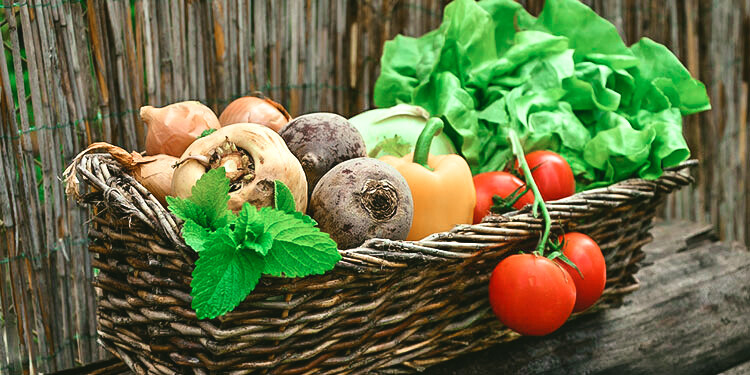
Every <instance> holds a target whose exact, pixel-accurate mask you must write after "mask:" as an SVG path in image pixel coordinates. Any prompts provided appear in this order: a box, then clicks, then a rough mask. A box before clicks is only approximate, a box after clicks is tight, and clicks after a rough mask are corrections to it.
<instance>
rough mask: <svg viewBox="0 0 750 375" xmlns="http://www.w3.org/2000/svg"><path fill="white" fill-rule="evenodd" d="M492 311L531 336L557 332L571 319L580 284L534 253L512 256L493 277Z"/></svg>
mask: <svg viewBox="0 0 750 375" xmlns="http://www.w3.org/2000/svg"><path fill="white" fill-rule="evenodd" d="M489 292H490V293H489V294H490V305H492V311H494V312H495V315H497V317H498V318H499V319H500V321H501V322H502V323H503V324H505V325H506V326H507V327H508V328H510V329H512V330H514V331H516V332H518V333H520V334H522V335H529V336H543V335H546V334H549V333H552V332H554V331H555V330H556V329H558V328H560V326H562V325H563V323H565V321H566V320H568V317H570V314H571V312H572V311H573V305H574V304H575V301H576V287H575V284H574V283H573V280H572V279H571V277H570V275H569V274H568V272H567V271H565V269H564V268H562V267H560V266H559V265H558V264H557V263H555V262H554V261H552V260H549V259H547V258H543V257H540V256H536V255H533V254H518V255H511V256H509V257H507V258H505V259H504V260H503V261H502V262H500V264H498V265H497V267H495V270H494V271H492V276H490V286H489Z"/></svg>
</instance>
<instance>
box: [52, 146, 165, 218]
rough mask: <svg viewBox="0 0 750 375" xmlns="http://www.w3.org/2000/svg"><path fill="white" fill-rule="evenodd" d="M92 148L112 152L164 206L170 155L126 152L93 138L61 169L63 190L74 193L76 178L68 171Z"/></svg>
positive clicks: (127, 170) (92, 149)
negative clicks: (94, 140) (64, 183)
mask: <svg viewBox="0 0 750 375" xmlns="http://www.w3.org/2000/svg"><path fill="white" fill-rule="evenodd" d="M94 151H105V152H107V153H109V154H110V155H112V158H114V159H115V160H116V161H117V162H118V163H120V165H122V167H123V169H125V172H127V173H128V174H130V175H131V176H133V178H135V180H136V181H138V182H140V183H141V185H143V187H145V188H146V189H148V191H149V192H150V193H151V194H153V195H154V197H156V199H157V200H158V201H159V202H160V203H161V204H162V205H163V206H165V207H166V205H167V203H166V200H165V197H166V196H167V195H172V175H173V174H174V165H175V164H176V163H177V160H178V159H177V158H176V157H174V156H170V155H164V154H159V155H153V156H142V155H141V154H139V153H137V152H127V151H125V150H123V149H122V148H120V147H117V146H114V145H111V144H109V143H106V142H96V143H92V144H91V145H89V147H87V148H86V149H85V150H83V151H81V153H79V154H78V156H76V157H75V159H74V160H73V162H72V163H71V164H70V166H69V167H68V168H67V169H66V170H65V172H64V173H63V175H64V176H65V181H66V192H67V193H68V194H71V195H74V196H77V195H78V180H77V179H76V178H75V174H72V172H73V170H74V169H75V166H76V165H77V164H78V163H80V161H81V158H83V155H86V154H88V153H91V152H94Z"/></svg>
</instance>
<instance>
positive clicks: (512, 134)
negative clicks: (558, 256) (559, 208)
mask: <svg viewBox="0 0 750 375" xmlns="http://www.w3.org/2000/svg"><path fill="white" fill-rule="evenodd" d="M508 139H509V140H510V144H511V148H512V150H513V155H515V156H516V159H518V164H519V165H520V166H521V170H522V171H523V176H524V178H525V179H526V185H528V186H530V187H531V191H532V192H533V193H534V205H533V206H532V213H533V214H534V217H536V216H537V207H540V208H541V209H542V217H543V218H544V232H542V237H541V238H540V239H539V243H538V244H537V246H536V253H537V254H539V256H542V257H543V256H544V247H545V245H546V244H547V239H549V232H550V228H551V227H552V224H551V221H552V219H551V218H550V216H549V212H547V206H546V205H545V204H544V199H542V194H541V193H539V188H538V187H537V186H536V182H535V181H534V178H533V177H531V170H530V169H529V164H528V163H526V156H525V155H524V153H523V146H521V141H520V140H519V139H518V135H517V134H516V131H515V130H513V129H510V131H509V132H508Z"/></svg>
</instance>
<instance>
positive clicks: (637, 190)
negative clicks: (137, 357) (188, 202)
mask: <svg viewBox="0 0 750 375" xmlns="http://www.w3.org/2000/svg"><path fill="white" fill-rule="evenodd" d="M97 162H99V163H106V164H109V165H113V166H115V167H117V166H120V165H119V163H118V162H117V161H115V160H114V159H113V158H112V157H111V156H110V155H109V154H106V153H91V154H87V155H84V156H83V157H82V158H81V159H80V161H79V162H78V164H77V165H75V169H76V170H77V172H78V173H80V174H81V175H83V177H84V179H85V180H86V181H87V182H88V183H89V184H92V185H94V186H95V187H97V188H100V189H110V190H111V188H109V187H108V186H107V185H106V184H103V183H102V182H101V181H96V177H95V176H93V175H92V173H91V172H89V171H88V170H87V169H86V167H85V166H88V167H89V168H91V167H92V165H95V164H96V163H97ZM696 165H698V160H696V159H691V160H687V161H685V162H682V163H681V164H679V165H677V166H675V167H671V168H666V169H665V170H664V173H663V174H662V176H660V177H659V178H657V179H653V180H647V179H643V178H630V179H626V180H623V181H619V182H617V183H614V184H612V185H609V186H605V187H600V188H595V189H590V190H584V191H581V192H578V193H576V194H574V195H572V196H569V197H566V198H563V199H560V200H556V201H549V202H545V204H546V206H547V210H548V211H549V213H550V217H551V219H552V221H553V223H554V224H556V225H557V226H558V227H560V226H564V225H565V224H566V223H567V221H568V220H569V219H571V218H575V217H576V216H577V215H578V216H580V215H579V214H580V213H584V214H585V213H587V212H588V213H592V212H596V210H598V209H604V208H609V209H613V208H617V207H620V206H622V205H623V204H626V203H627V202H628V201H631V200H633V199H637V198H652V197H653V196H654V195H655V194H657V193H659V192H662V193H669V192H671V191H673V190H676V189H678V188H680V187H682V186H684V185H687V184H690V183H692V182H693V181H694V179H693V178H692V177H691V176H690V175H689V174H688V173H685V172H684V170H685V169H688V168H690V167H694V166H696ZM71 166H74V165H71ZM120 167H121V166H120ZM122 177H123V178H124V179H125V180H127V181H126V182H127V183H128V184H130V185H132V187H133V189H134V190H137V192H139V193H141V194H142V195H144V196H147V197H148V200H150V201H147V202H137V203H140V206H141V208H146V207H148V209H150V210H152V211H154V213H155V215H156V216H157V217H159V219H160V221H162V225H161V230H155V231H156V232H157V233H159V235H160V236H161V237H162V238H163V239H164V240H165V241H167V243H168V244H169V245H174V246H176V247H177V248H179V249H180V250H181V251H183V252H187V253H192V255H193V256H194V255H195V254H196V253H195V252H194V250H192V249H190V248H189V247H188V246H187V245H186V244H185V242H184V240H183V239H182V237H181V236H180V235H179V234H178V233H179V232H180V228H181V226H182V221H181V220H180V219H178V218H177V217H176V216H175V215H174V214H173V213H172V212H171V211H169V210H168V209H167V208H166V207H164V206H162V205H161V204H159V203H158V201H157V200H156V198H155V197H154V196H153V195H152V194H151V193H150V192H149V191H148V190H147V189H146V188H145V187H143V185H141V184H140V183H139V182H138V181H136V180H135V179H134V178H132V176H130V175H129V174H127V173H123V176H122ZM110 178H112V177H110ZM133 193H135V191H134V192H133ZM135 195H137V194H131V196H135ZM104 196H105V200H107V201H108V202H107V203H112V202H116V203H117V205H119V206H124V207H121V208H125V209H122V210H121V214H122V215H124V216H132V215H134V214H135V216H138V217H139V219H141V221H143V222H145V224H147V225H150V226H152V227H153V223H150V222H149V221H148V220H144V218H145V216H144V215H143V214H141V215H138V213H139V212H135V211H137V210H138V207H137V206H136V205H135V204H134V202H123V201H122V200H123V199H124V197H122V196H120V197H118V196H117V194H116V193H115V192H114V191H109V190H105V194H104ZM77 198H78V201H79V202H81V203H94V202H92V201H90V200H89V199H88V198H87V197H85V196H77ZM118 200H119V202H118ZM124 200H127V199H124ZM154 202H156V203H155V204H154ZM128 203H130V204H128ZM143 203H146V204H145V205H144V204H143ZM162 216H163V218H162ZM542 223H543V221H542V218H541V217H534V215H533V213H532V210H531V205H527V206H526V207H524V208H522V209H520V210H516V211H512V212H509V213H505V214H502V215H488V216H487V217H485V218H484V219H483V221H482V222H481V223H479V224H459V225H456V226H455V227H453V228H452V229H451V230H449V231H446V232H439V233H434V234H432V235H429V236H427V237H425V238H423V239H421V240H417V241H406V240H389V239H382V238H372V239H368V240H366V241H365V242H364V243H363V244H362V245H360V246H358V247H355V248H351V249H339V253H340V254H341V256H342V260H341V261H339V263H338V264H337V265H336V268H338V267H344V268H350V269H355V270H357V271H359V272H364V271H374V272H384V271H387V270H388V269H394V268H403V267H407V266H409V265H410V264H412V263H413V262H419V263H424V262H430V261H433V260H439V261H441V262H444V261H445V260H454V261H460V260H462V259H467V258H471V257H474V256H476V255H477V254H478V253H480V252H481V250H482V249H486V248H490V247H497V246H501V245H504V244H507V243H509V242H517V241H521V240H524V239H528V238H529V237H530V236H534V235H535V233H537V232H539V231H540V230H541V226H542ZM154 229H157V228H154ZM165 234H166V236H165ZM483 235H491V236H493V239H494V240H495V242H484V241H480V240H481V238H482V236H483ZM497 240H503V242H496V241H497ZM187 258H188V259H190V258H191V257H190V256H188V257H187Z"/></svg>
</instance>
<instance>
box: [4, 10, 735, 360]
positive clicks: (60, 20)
mask: <svg viewBox="0 0 750 375" xmlns="http://www.w3.org/2000/svg"><path fill="white" fill-rule="evenodd" d="M0 1H1V2H0V29H1V30H2V42H3V43H2V44H0V48H1V49H2V52H3V54H4V56H5V58H6V62H7V64H0V125H1V126H0V186H1V188H0V236H2V239H0V374H22V373H38V372H50V371H55V370H61V369H65V368H70V367H74V366H78V365H82V364H85V363H89V362H92V361H95V360H98V359H101V358H104V357H105V356H106V355H105V353H104V352H103V351H102V350H101V349H99V347H98V346H97V344H96V326H95V295H94V289H93V288H92V286H91V281H92V278H93V276H94V272H95V271H94V270H93V269H92V267H91V262H90V259H89V255H88V252H87V251H86V247H87V241H86V233H87V215H86V213H85V211H84V210H82V209H80V208H78V207H77V206H76V205H75V204H74V203H73V202H72V201H70V200H68V199H66V197H65V195H64V191H63V189H62V184H61V182H60V179H59V178H60V175H61V172H62V170H63V169H64V166H65V165H66V164H67V163H69V162H70V160H71V159H72V157H73V156H74V155H75V154H76V153H77V152H78V151H80V150H81V149H82V148H83V147H84V146H85V145H87V144H88V143H91V142H93V141H99V140H104V141H107V142H110V143H113V144H118V145H120V146H123V147H124V148H126V149H133V150H141V149H143V146H144V140H145V128H144V126H143V124H141V122H140V121H139V119H138V109H139V108H140V106H141V105H145V104H150V105H154V106H160V105H165V104H169V103H172V102H176V101H181V100H186V99H195V100H200V101H202V102H203V103H205V104H207V105H209V106H211V107H212V108H213V109H214V110H216V111H220V110H221V109H222V108H223V107H224V106H225V105H226V104H228V103H229V102H230V101H231V100H232V99H234V98H236V97H239V96H242V95H246V94H249V93H251V92H254V91H262V92H264V93H265V94H266V95H268V96H270V97H272V98H274V99H275V100H277V101H280V102H282V103H283V104H284V105H285V106H286V107H287V108H288V109H289V111H290V112H291V114H292V115H299V114H302V113H306V112H311V111H334V112H338V113H341V114H344V115H352V114H355V113H357V112H359V111H361V110H363V109H367V108H371V107H372V87H373V84H374V82H375V79H376V78H377V74H378V71H379V67H378V66H379V59H380V54H381V50H382V45H383V42H384V41H385V40H388V39H391V38H392V37H393V36H395V35H396V34H398V33H402V34H406V35H413V36H416V35H420V34H422V33H424V32H426V31H428V30H431V29H433V28H435V27H437V25H439V23H440V21H441V16H442V8H443V6H444V5H445V3H446V1H441V0H408V1H406V0H403V1H397V0H365V1H350V0H307V1H302V0H288V1H276V0H210V1H209V0H205V1H199V0H192V1H191V0H188V1H178V0H174V1H164V0H18V2H13V1H12V0H0ZM521 2H522V3H523V4H524V5H525V6H526V7H527V9H528V10H529V11H531V12H532V13H533V14H538V12H539V10H540V9H541V6H542V3H543V1H542V0H527V1H521ZM584 2H585V3H587V4H589V5H591V6H592V7H593V8H594V9H595V10H596V11H597V12H598V13H599V14H601V15H602V16H604V17H606V18H608V19H609V20H611V21H612V22H613V23H614V24H615V25H616V27H617V28H618V30H619V31H620V32H621V34H622V35H623V37H624V38H625V40H626V42H628V43H632V42H635V41H636V40H637V39H638V38H639V37H641V36H647V37H650V38H652V39H654V40H656V41H658V42H661V43H664V44H666V45H667V46H669V47H670V48H671V49H672V50H673V51H674V52H675V54H676V55H677V56H678V57H679V58H680V59H681V60H682V61H683V62H684V63H685V65H686V66H687V67H688V68H689V69H690V71H691V72H692V73H693V75H694V76H696V77H698V78H699V79H701V80H702V81H703V82H705V83H706V85H707V88H708V91H709V95H710V96H711V99H712V104H713V108H714V109H713V111H710V112H707V113H703V114H700V115H697V116H692V117H690V118H688V119H686V122H685V127H684V131H685V134H686V136H687V138H688V143H689V145H690V147H691V150H692V151H693V157H695V158H698V159H700V160H701V166H700V168H698V169H697V170H696V171H695V172H696V173H697V176H696V177H697V180H698V183H697V184H696V185H695V186H694V187H691V188H686V189H683V190H682V191H680V192H679V193H677V194H674V195H673V196H672V197H670V199H669V201H668V203H667V204H666V206H665V207H664V208H663V210H662V214H663V216H664V217H665V218H667V219H673V218H680V219H689V220H694V221H699V222H711V223H713V224H714V225H715V226H716V227H717V229H718V230H719V233H720V234H721V236H722V237H723V238H724V239H725V240H729V241H738V242H742V243H746V244H748V243H750V233H749V232H748V231H750V227H748V223H750V221H748V218H749V217H750V201H748V200H747V198H746V196H747V193H748V191H750V183H748V161H750V160H749V159H750V158H749V157H748V150H747V148H748V147H747V146H748V140H749V138H748V132H747V124H748V119H747V108H748V81H750V40H749V39H748V38H749V36H750V0H713V1H700V0H585V1H584ZM21 77H23V78H21Z"/></svg>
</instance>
